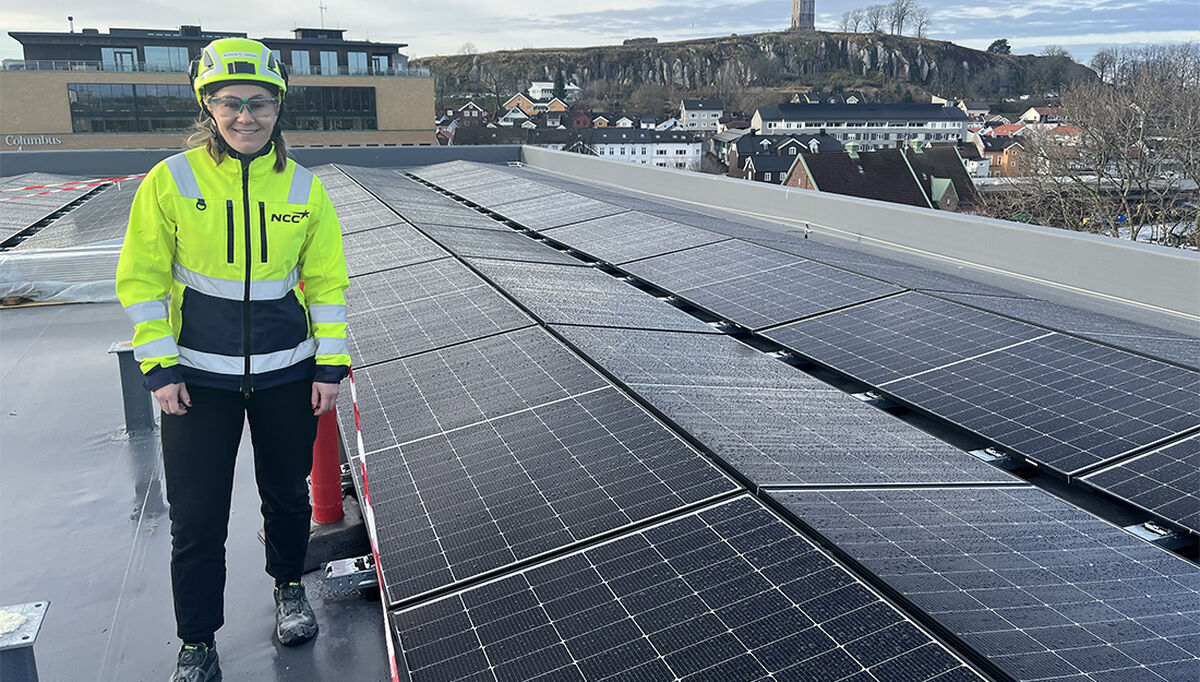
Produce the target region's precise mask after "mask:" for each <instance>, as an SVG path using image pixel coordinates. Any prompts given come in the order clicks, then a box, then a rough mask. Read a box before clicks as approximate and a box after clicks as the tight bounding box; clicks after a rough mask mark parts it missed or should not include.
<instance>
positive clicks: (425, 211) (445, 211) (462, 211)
mask: <svg viewBox="0 0 1200 682" xmlns="http://www.w3.org/2000/svg"><path fill="white" fill-rule="evenodd" d="M400 210H401V212H402V213H403V215H404V217H405V218H408V219H409V220H411V221H412V222H413V224H414V225H419V226H422V227H424V226H425V225H446V226H449V227H474V228H476V229H481V230H492V231H495V232H512V231H513V229H512V228H511V227H509V226H508V225H505V224H504V223H502V222H500V221H498V220H496V219H494V218H491V217H488V216H486V215H484V214H482V213H480V212H479V211H476V210H474V209H471V208H467V207H466V206H462V205H460V204H454V205H452V206H402V207H401V208H400Z"/></svg>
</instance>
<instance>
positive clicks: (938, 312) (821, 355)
mask: <svg viewBox="0 0 1200 682" xmlns="http://www.w3.org/2000/svg"><path fill="white" fill-rule="evenodd" d="M1046 333H1047V332H1046V330H1044V329H1039V328H1037V327H1034V326H1032V325H1028V324H1025V323H1023V322H1016V321H1014V320H1009V319H1006V318H1003V317H1000V316H998V315H992V314H991V313H986V312H983V311H979V310H974V309H972V308H967V307H966V306H961V305H958V304H956V303H950V302H948V301H943V300H940V299H936V298H932V297H930V296H925V295H923V294H917V293H905V294H901V295H899V296H893V297H891V298H888V299H885V300H881V301H873V302H870V303H865V304H863V305H859V306H855V307H853V308H849V309H846V310H842V311H838V312H833V313H830V314H828V315H821V316H819V317H815V318H812V319H810V320H801V321H800V322H796V323H793V324H789V325H786V326H783V327H779V328H778V329H772V330H770V331H767V332H763V336H766V337H767V338H769V339H772V340H774V341H777V342H778V343H780V344H782V345H783V346H786V347H788V348H790V349H792V350H794V351H796V352H797V353H800V354H802V355H805V356H807V357H810V358H812V359H814V360H816V361H818V362H821V363H823V364H826V365H829V366H830V367H834V368H836V369H838V370H839V371H842V372H845V373H846V374H849V375H850V376H853V377H855V378H857V379H859V380H860V381H864V382H866V383H869V384H874V385H878V384H882V383H884V382H887V381H892V380H893V379H898V378H900V377H904V376H909V375H912V374H916V373H918V372H923V371H926V370H929V369H933V368H935V367H941V366H943V365H947V364H950V363H952V362H958V361H960V360H963V359H966V358H970V357H974V356H976V355H979V354H981V353H986V352H989V351H993V350H997V349H1000V348H1004V347H1005V346H1010V345H1012V344H1014V343H1020V342H1023V341H1029V340H1031V339H1035V338H1038V337H1040V336H1044V335H1045V334H1046Z"/></svg>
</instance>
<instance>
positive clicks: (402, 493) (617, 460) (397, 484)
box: [366, 387, 738, 606]
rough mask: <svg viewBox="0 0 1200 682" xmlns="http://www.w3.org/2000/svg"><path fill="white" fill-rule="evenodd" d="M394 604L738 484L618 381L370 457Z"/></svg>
mask: <svg viewBox="0 0 1200 682" xmlns="http://www.w3.org/2000/svg"><path fill="white" fill-rule="evenodd" d="M366 470H367V476H366V478H367V481H368V483H369V485H370V490H371V501H372V506H373V508H374V510H375V513H374V527H375V536H376V540H377V545H378V551H379V557H380V568H381V573H382V578H383V588H384V591H385V594H386V595H387V598H388V601H389V603H390V604H391V605H392V606H395V605H397V604H399V603H401V602H404V601H407V600H412V599H417V598H419V597H420V596H422V595H424V594H428V593H429V592H431V591H435V590H440V589H443V588H447V587H452V586H454V585H457V584H460V583H462V582H463V581H467V580H472V579H476V578H478V577H480V576H482V575H486V574H489V573H493V572H496V571H502V570H505V569H506V568H511V567H512V566H513V565H515V564H517V563H519V562H522V561H526V560H530V559H533V558H535V557H538V556H544V555H546V554H547V553H550V552H555V551H561V550H562V549H564V548H568V547H571V546H574V545H578V544H580V543H583V542H586V541H588V540H590V539H594V538H596V537H597V536H599V535H603V534H606V533H611V532H616V531H619V530H620V529H622V528H627V527H629V526H630V525H632V524H636V523H640V522H644V521H647V520H650V519H654V518H658V517H661V516H663V515H666V514H670V513H673V512H676V511H679V510H681V509H684V508H686V507H688V506H692V505H695V504H700V503H704V502H706V501H709V500H712V499H715V498H717V497H719V496H722V495H726V494H729V493H732V492H734V491H735V490H737V489H738V486H737V485H736V484H735V483H734V482H733V481H732V480H731V479H729V478H728V477H727V476H725V475H724V474H723V473H721V472H720V471H719V470H718V469H717V468H716V467H714V466H713V465H712V464H711V463H710V462H708V461H707V460H706V459H704V457H703V456H702V455H700V453H698V452H696V451H695V450H694V449H692V448H691V446H689V445H687V444H686V443H685V442H684V441H683V440H681V439H680V438H679V437H678V436H676V435H675V434H673V433H672V432H671V431H670V430H669V429H667V428H666V427H665V426H663V425H662V424H661V423H659V422H658V421H656V420H655V419H654V418H653V417H651V416H650V415H649V414H648V413H646V412H645V411H644V410H643V409H642V408H640V407H638V406H637V405H636V404H635V403H633V402H632V401H631V400H629V398H627V397H626V396H624V395H622V394H621V393H619V392H618V391H617V390H616V389H614V388H611V387H610V388H605V389H602V390H600V391H596V392H592V393H586V394H583V395H579V396H572V397H569V398H566V399H563V400H558V401H554V402H552V403H549V404H544V405H539V406H535V407H533V408H531V409H529V410H526V411H522V412H518V413H515V414H509V415H506V416H503V417H499V418H497V419H494V420H490V421H487V422H483V423H478V424H475V425H472V426H467V427H463V428H458V429H455V430H453V431H451V432H448V433H441V434H435V435H432V436H429V437H427V438H422V439H420V440H417V441H413V442H410V443H407V444H405V445H402V446H399V447H398V448H392V449H388V450H384V451H380V452H374V453H372V454H371V455H369V456H367V457H366Z"/></svg>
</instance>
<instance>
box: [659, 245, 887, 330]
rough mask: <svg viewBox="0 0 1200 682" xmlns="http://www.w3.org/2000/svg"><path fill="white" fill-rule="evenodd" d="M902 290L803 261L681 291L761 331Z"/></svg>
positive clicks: (689, 297) (692, 298)
mask: <svg viewBox="0 0 1200 682" xmlns="http://www.w3.org/2000/svg"><path fill="white" fill-rule="evenodd" d="M899 291H900V289H897V288H896V287H894V286H892V285H890V284H885V283H884V282H880V281H879V280H877V279H871V278H869V277H863V276H862V275H856V274H853V273H850V272H846V271H845V270H839V269H837V268H832V267H829V266H828V265H822V264H821V263H814V262H812V261H803V262H800V263H794V264H792V265H785V266H783V267H778V268H772V269H770V270H765V271H763V272H757V273H754V274H751V275H746V276H745V277H735V278H732V279H727V280H725V281H723V282H717V283H715V284H709V285H706V286H702V287H699V288H695V289H684V290H682V291H678V292H675V293H677V294H678V295H679V296H680V297H681V298H684V299H686V300H688V301H691V302H692V303H694V304H696V305H698V306H700V307H701V308H705V309H707V310H709V311H711V312H713V313H715V314H717V315H719V316H721V317H724V318H725V319H727V320H730V321H733V322H736V323H738V324H740V325H742V326H743V327H748V328H750V329H761V328H763V327H769V326H771V325H776V324H780V323H783V322H787V321H789V320H795V319H797V318H800V317H806V316H809V315H814V314H816V313H822V312H825V311H828V310H833V309H836V308H841V307H843V306H848V305H853V304H855V303H862V302H864V301H869V300H871V299H874V298H878V297H880V296H886V295H888V294H894V293H897V292H899Z"/></svg>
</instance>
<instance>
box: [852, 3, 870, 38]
mask: <svg viewBox="0 0 1200 682" xmlns="http://www.w3.org/2000/svg"><path fill="white" fill-rule="evenodd" d="M864 21H866V10H864V9H863V8H861V7H859V8H857V9H855V10H852V11H851V12H850V27H851V28H852V29H853V30H854V32H855V33H858V29H859V28H861V27H862V25H863V22H864Z"/></svg>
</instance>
